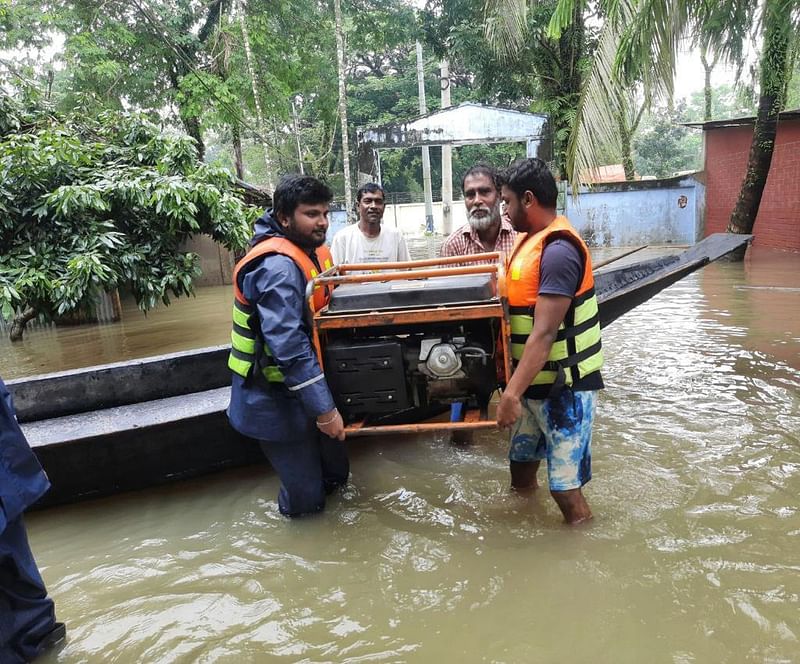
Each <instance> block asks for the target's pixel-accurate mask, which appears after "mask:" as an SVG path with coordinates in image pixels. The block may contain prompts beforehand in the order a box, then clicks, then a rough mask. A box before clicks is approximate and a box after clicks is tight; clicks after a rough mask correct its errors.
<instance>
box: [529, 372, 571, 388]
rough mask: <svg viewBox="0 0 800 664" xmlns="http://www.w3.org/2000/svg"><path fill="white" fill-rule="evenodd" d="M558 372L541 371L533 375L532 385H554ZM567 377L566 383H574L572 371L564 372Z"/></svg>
mask: <svg viewBox="0 0 800 664" xmlns="http://www.w3.org/2000/svg"><path fill="white" fill-rule="evenodd" d="M557 377H558V372H556V371H540V372H539V373H538V374H536V375H535V376H534V377H533V380H532V381H531V385H552V384H553V383H555V382H556V378H557ZM564 377H565V378H566V381H565V383H564V384H565V385H572V373H571V372H570V371H565V372H564Z"/></svg>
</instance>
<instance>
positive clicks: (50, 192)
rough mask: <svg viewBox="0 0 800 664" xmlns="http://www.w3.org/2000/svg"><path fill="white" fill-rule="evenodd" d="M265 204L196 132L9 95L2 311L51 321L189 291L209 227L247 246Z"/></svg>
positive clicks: (4, 119)
mask: <svg viewBox="0 0 800 664" xmlns="http://www.w3.org/2000/svg"><path fill="white" fill-rule="evenodd" d="M257 212H258V211H257V210H254V209H251V208H249V207H247V206H246V205H245V204H244V203H243V202H242V200H241V199H240V198H239V197H238V195H237V194H236V192H235V190H234V188H233V180H232V177H231V175H230V173H229V172H228V171H226V170H223V169H221V168H220V167H216V166H213V165H208V164H202V163H200V162H198V161H197V156H196V153H195V149H194V145H193V141H192V139H191V138H189V137H187V136H185V135H181V134H177V133H167V132H164V131H162V130H161V129H160V128H159V127H158V126H157V125H156V124H154V123H153V122H152V121H151V120H150V119H148V118H147V117H146V116H145V115H142V114H132V113H124V112H120V111H103V112H101V113H99V114H98V115H96V116H94V117H85V116H83V115H78V116H75V115H67V116H63V117H62V116H57V115H55V114H53V113H51V112H49V111H47V109H45V108H42V107H41V106H39V107H33V108H31V107H28V108H26V107H25V106H24V105H21V104H19V103H16V102H14V101H12V100H11V99H10V97H9V96H7V95H6V94H0V246H2V252H0V307H2V313H3V316H4V317H6V318H8V317H9V316H10V315H11V314H12V312H13V310H15V309H16V310H22V309H26V308H28V307H32V308H33V309H35V310H36V311H37V312H39V313H42V314H44V315H46V316H49V317H54V316H60V315H63V314H67V313H69V312H72V311H75V310H78V309H91V307H92V305H93V303H94V302H95V301H96V299H97V296H98V295H99V294H100V293H101V292H102V291H108V290H112V289H114V288H118V287H125V288H127V289H129V290H130V291H131V292H132V293H133V295H134V296H135V297H136V300H137V302H138V304H139V306H140V307H141V308H142V309H143V310H147V309H150V308H152V307H153V306H155V305H156V304H157V303H158V302H159V301H161V302H164V303H169V300H170V296H180V295H188V294H191V293H192V280H193V279H194V278H195V277H196V276H198V274H199V267H198V258H197V256H196V255H194V254H191V253H187V252H185V251H183V250H182V249H181V246H182V244H183V243H184V242H185V241H186V240H187V239H188V238H189V237H190V236H192V235H194V234H198V233H205V234H208V235H211V236H212V237H213V238H214V239H215V240H216V241H217V242H220V243H221V244H223V245H224V246H226V247H228V248H230V249H240V248H242V247H243V246H244V245H245V243H246V241H247V239H248V237H249V228H250V224H251V222H252V220H253V218H254V217H255V216H256V214H257Z"/></svg>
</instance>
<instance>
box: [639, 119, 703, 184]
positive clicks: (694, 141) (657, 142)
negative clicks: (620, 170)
mask: <svg viewBox="0 0 800 664" xmlns="http://www.w3.org/2000/svg"><path fill="white" fill-rule="evenodd" d="M685 114H686V108H685V106H684V105H683V104H679V105H678V106H677V107H676V108H675V110H673V111H670V110H668V109H659V110H657V111H656V112H655V113H653V114H652V115H651V116H650V117H649V118H646V119H645V122H644V123H643V126H642V130H641V132H640V133H639V135H638V136H637V138H636V139H635V140H634V144H633V147H634V162H635V165H636V172H637V173H638V174H639V175H655V176H656V177H659V178H663V177H670V176H672V175H673V174H675V173H677V172H679V171H688V170H699V169H701V168H702V167H703V165H702V163H701V160H700V152H701V142H702V138H701V136H700V133H699V132H698V131H694V130H690V129H688V128H686V127H683V126H681V125H680V124H679V123H680V122H681V117H682V116H685Z"/></svg>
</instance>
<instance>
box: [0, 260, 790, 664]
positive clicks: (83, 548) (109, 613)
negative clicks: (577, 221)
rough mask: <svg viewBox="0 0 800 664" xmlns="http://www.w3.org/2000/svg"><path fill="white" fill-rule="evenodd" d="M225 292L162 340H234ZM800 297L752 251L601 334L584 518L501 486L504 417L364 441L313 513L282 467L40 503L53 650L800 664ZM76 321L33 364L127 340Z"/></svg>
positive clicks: (196, 657)
mask: <svg viewBox="0 0 800 664" xmlns="http://www.w3.org/2000/svg"><path fill="white" fill-rule="evenodd" d="M211 290H215V289H209V292H208V293H205V292H204V293H202V294H200V295H199V296H198V298H197V299H196V300H193V301H189V302H185V303H179V304H178V305H176V306H175V307H174V308H170V309H166V310H164V311H163V312H155V313H153V314H150V316H149V320H150V323H153V324H157V325H158V328H157V329H158V332H157V334H158V338H159V339H160V340H161V341H163V342H165V343H167V342H170V343H172V342H174V343H175V344H176V345H174V346H169V347H168V348H167V347H165V348H164V349H163V350H162V351H160V352H166V351H167V350H176V349H178V348H189V347H192V346H196V345H209V344H212V343H223V342H224V341H225V339H226V337H227V334H228V328H227V325H228V318H227V316H228V311H229V308H230V303H229V293H228V290H227V289H225V295H224V297H222V296H221V295H220V296H219V298H218V300H217V299H215V298H216V296H214V294H213V293H211V292H210V291H211ZM206 297H207V298H208V299H205V298H206ZM213 302H216V304H214V305H213V306H212V305H211V304H210V303H213ZM183 306H187V307H188V308H187V309H181V308H179V307H183ZM181 311H183V312H187V311H189V312H191V313H189V314H186V313H183V314H182V313H180V312H181ZM212 311H213V313H210V312H212ZM799 312H800V256H798V255H796V254H795V255H791V254H783V253H779V252H768V251H755V252H753V253H752V254H751V255H750V258H749V259H748V260H747V261H746V262H745V263H744V264H741V263H740V264H727V263H719V264H713V265H711V266H709V267H707V268H705V269H704V270H702V271H701V272H699V273H696V274H694V275H692V276H690V277H688V278H686V279H684V280H683V281H681V282H679V283H678V284H676V285H674V286H672V287H671V288H670V289H668V290H667V291H665V292H663V293H661V294H660V295H659V296H657V297H656V298H654V299H653V300H651V301H649V302H648V303H646V304H645V305H642V306H641V307H639V308H637V309H636V310H635V311H634V312H632V313H630V314H627V315H626V316H624V317H623V318H621V319H620V320H618V321H617V322H615V323H614V324H613V325H612V326H610V327H609V328H607V329H606V330H605V331H604V333H603V343H604V347H605V349H606V368H605V369H604V374H605V378H606V386H607V389H606V390H604V391H603V392H602V393H601V398H600V402H599V408H598V417H597V422H596V427H595V434H594V443H593V461H594V479H593V480H592V482H591V483H590V484H589V485H588V486H587V487H586V490H585V493H586V495H587V497H588V500H589V502H590V504H591V505H592V508H593V510H594V513H595V519H594V521H593V522H592V523H590V524H589V525H586V526H584V527H579V528H574V529H570V528H567V527H565V526H563V525H561V523H560V518H559V514H558V511H557V509H556V507H555V505H554V504H553V502H552V500H551V499H550V497H549V496H548V494H547V493H546V491H544V492H540V493H539V494H537V495H533V496H520V495H515V494H512V493H510V492H509V489H508V470H507V461H506V453H507V443H506V441H505V437H504V436H502V435H500V434H498V433H495V432H486V433H483V434H481V435H480V436H477V437H476V440H475V442H474V444H472V445H469V446H464V447H455V446H452V445H450V444H449V443H448V442H447V441H445V440H444V439H443V438H442V437H439V438H433V439H431V438H429V437H428V438H426V437H416V438H393V439H386V440H377V439H372V438H364V439H356V440H353V441H350V442H349V443H348V445H349V449H350V451H351V455H352V472H353V474H352V481H351V483H350V485H349V486H348V488H347V489H346V491H345V492H344V493H343V494H340V495H336V496H334V497H332V498H331V500H330V501H329V505H328V509H327V511H326V512H325V513H324V514H322V515H319V516H316V517H312V518H307V519H303V520H296V521H288V520H285V519H284V518H282V517H281V516H280V515H279V513H278V509H277V504H276V501H275V494H276V492H277V486H278V483H277V479H276V477H275V476H274V475H272V474H271V472H269V470H268V469H267V468H266V467H252V468H247V469H242V470H238V471H233V472H228V473H224V474H219V475H216V476H213V477H209V478H204V479H201V480H195V481H192V482H183V483H180V484H176V485H173V486H170V487H165V488H160V489H156V490H149V491H143V492H138V493H131V494H126V495H124V496H118V497H115V498H110V499H105V500H99V501H94V502H91V503H84V504H79V505H73V506H69V507H64V508H56V509H51V510H47V511H44V512H38V513H32V514H30V515H29V517H28V526H29V533H30V537H31V541H32V546H33V549H34V552H35V554H36V557H37V560H38V562H39V564H40V567H41V569H42V572H43V576H44V578H45V580H46V582H47V584H48V586H49V589H50V592H51V594H52V595H53V597H54V598H55V601H56V604H57V610H58V615H59V618H60V619H61V620H64V621H65V622H66V623H67V625H68V630H69V642H68V644H67V646H66V647H65V648H64V649H63V650H62V651H61V652H60V653H59V654H58V655H55V656H50V657H49V658H45V659H44V660H43V661H45V662H65V663H73V662H76V663H77V662H265V661H273V660H285V661H309V662H310V661H313V662H340V661H352V662H402V661H412V662H428V661H442V662H449V661H465V662H484V661H485V662H546V661H562V662H642V661H646V662H680V663H684V662H743V661H753V662H792V661H798V659H799V658H800V655H798V653H800V513H799V512H798V495H800V313H799ZM185 315H190V316H192V317H193V318H196V319H197V320H196V323H197V328H200V329H201V330H202V332H197V333H194V332H191V331H189V330H187V329H186V325H185V324H182V323H181V322H180V321H181V319H182V318H183V316H185ZM162 316H163V318H161V317H162ZM212 319H213V322H212ZM136 325H138V323H136V324H134V323H132V322H130V321H128V320H126V322H125V323H124V326H125V329H126V332H125V334H124V335H123V337H124V338H122V339H119V338H116V337H115V339H116V340H115V341H113V342H108V343H109V344H113V345H115V347H116V349H117V350H118V351H119V352H120V353H121V354H123V356H125V357H128V356H134V355H135V353H136V352H137V350H138V349H140V348H141V347H142V346H146V345H147V343H146V342H142V343H141V345H140V341H139V340H140V339H143V338H144V336H143V335H144V334H145V333H144V331H143V330H144V328H141V329H140V328H137V327H136ZM216 325H219V330H218V331H217V330H216V327H215V326H216ZM212 327H213V328H214V331H213V332H212ZM127 330H131V332H130V333H129V332H128V331H127ZM133 330H136V331H135V332H134V331H133ZM72 332H73V330H68V331H67V333H68V334H67V335H66V336H65V341H64V344H65V345H63V346H62V345H61V344H62V342H61V338H62V337H61V334H62V331H59V332H58V333H57V334H55V333H49V332H48V333H47V334H49V335H50V336H46V335H44V334H43V341H45V344H44V345H45V346H48V345H49V346H51V348H49V349H47V348H45V349H38V348H37V347H36V344H35V343H33V342H35V340H36V338H37V337H36V335H37V334H39V332H37V333H36V334H34V335H31V336H30V337H29V339H28V340H27V341H26V342H25V345H23V346H20V347H19V348H21V350H17V349H16V348H15V350H14V352H15V353H21V354H22V355H23V356H24V355H25V352H26V351H25V348H27V349H28V351H27V352H31V353H41V354H40V355H38V356H35V355H34V356H32V357H33V359H31V360H30V362H29V364H27V365H26V367H28V368H23V369H22V371H23V372H25V371H28V370H29V369H30V368H33V369H34V370H35V372H39V371H42V370H43V369H44V368H45V365H43V364H41V363H43V362H46V363H47V369H48V370H52V369H54V368H55V367H53V366H51V365H50V364H49V363H50V361H51V360H52V358H54V357H57V358H60V359H61V360H62V361H63V362H64V363H65V364H69V363H72V362H80V361H81V360H80V359H78V358H76V357H75V355H76V354H77V353H83V354H82V355H81V358H86V357H89V358H92V361H93V362H94V361H95V358H96V360H97V361H108V360H110V359H111V356H110V355H109V356H107V355H105V353H106V352H107V351H106V350H104V349H103V348H102V347H103V345H104V343H106V342H104V341H103V339H104V337H103V330H102V329H100V330H98V331H97V333H96V334H97V336H96V337H92V338H91V339H88V340H84V341H83V342H80V341H76V339H77V337H79V336H80V335H76V337H75V338H74V339H72V340H70V338H69V333H72ZM193 334H205V336H203V337H202V341H199V342H198V337H197V336H192V335H193ZM216 335H218V336H216ZM183 342H185V343H183ZM81 344H84V345H86V346H90V348H87V349H83V350H82V349H81V348H82V347H81ZM5 349H6V347H5V346H3V347H2V350H3V351H4V352H3V355H4V359H3V360H2V361H3V362H6V363H8V360H7V359H6V357H5V356H6V353H5ZM151 352H152V351H151ZM125 353H128V354H129V355H124V354H125ZM19 357H20V356H17V359H16V360H12V362H14V361H16V362H17V366H19V365H20V360H19ZM113 359H118V358H117V357H114V358H113ZM65 364H62V365H60V368H66V367H65ZM73 366H75V364H73ZM8 368H9V365H8V364H6V366H5V367H4V368H2V369H0V371H4V372H6V373H7V372H8ZM4 375H5V374H4Z"/></svg>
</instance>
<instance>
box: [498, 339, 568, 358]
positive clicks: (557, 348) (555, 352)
mask: <svg viewBox="0 0 800 664" xmlns="http://www.w3.org/2000/svg"><path fill="white" fill-rule="evenodd" d="M524 350H525V344H517V343H513V342H512V343H511V357H513V358H514V359H515V360H521V359H522V353H523V351H524ZM567 355H568V348H567V342H566V341H556V342H554V343H553V346H552V347H551V348H550V355H548V357H547V359H548V360H550V361H551V362H555V361H556V360H564V359H566V358H567Z"/></svg>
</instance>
